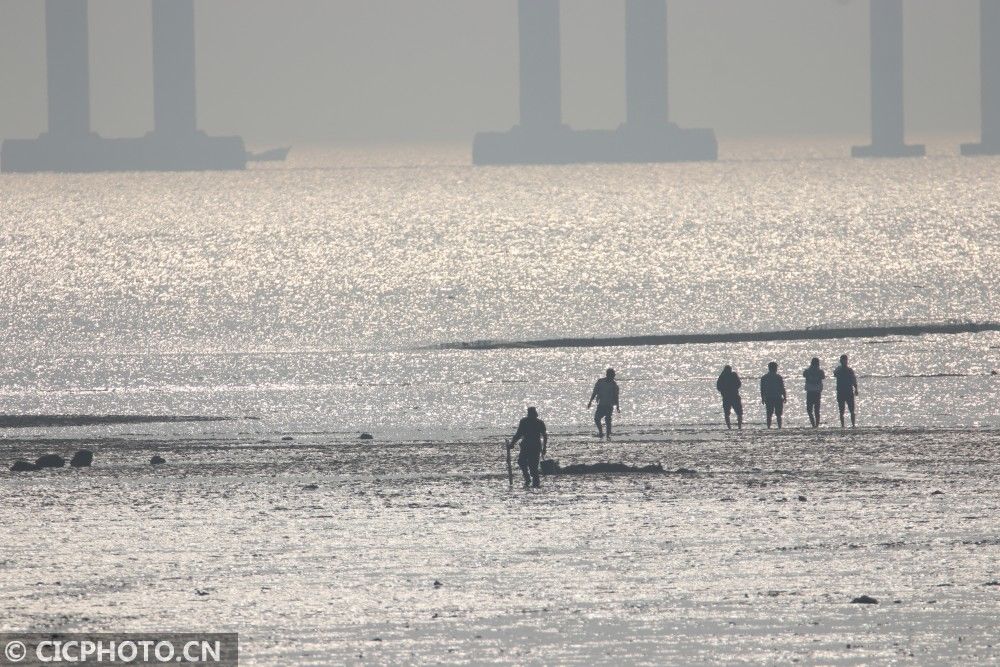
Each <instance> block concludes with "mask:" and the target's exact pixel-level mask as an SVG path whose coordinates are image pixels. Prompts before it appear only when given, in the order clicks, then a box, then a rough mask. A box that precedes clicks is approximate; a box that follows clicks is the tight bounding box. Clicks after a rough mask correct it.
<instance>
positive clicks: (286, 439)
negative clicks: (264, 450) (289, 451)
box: [282, 435, 295, 442]
mask: <svg viewBox="0 0 1000 667" xmlns="http://www.w3.org/2000/svg"><path fill="white" fill-rule="evenodd" d="M294 439H295V438H293V437H292V436H290V435H286V436H285V437H283V438H282V440H284V441H285V442H289V441H291V440H294Z"/></svg>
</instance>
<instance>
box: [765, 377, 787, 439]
mask: <svg viewBox="0 0 1000 667" xmlns="http://www.w3.org/2000/svg"><path fill="white" fill-rule="evenodd" d="M786 400H788V397H787V395H786V394H785V378H783V377H781V376H780V375H778V362H776V361H772V362H771V363H769V364H768V365H767V373H766V374H764V375H762V376H761V378H760V402H761V403H763V404H764V407H765V408H766V409H767V427H768V428H771V418H772V417H777V418H778V428H781V415H782V414H783V413H784V412H785V401H786Z"/></svg>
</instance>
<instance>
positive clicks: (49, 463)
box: [35, 454, 66, 468]
mask: <svg viewBox="0 0 1000 667" xmlns="http://www.w3.org/2000/svg"><path fill="white" fill-rule="evenodd" d="M35 465H36V466H38V467H39V468H62V467H63V466H65V465H66V459H64V458H63V457H61V456H59V455H58V454H45V455H43V456H39V457H38V458H37V459H36V460H35Z"/></svg>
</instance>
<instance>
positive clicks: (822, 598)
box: [0, 142, 1000, 664]
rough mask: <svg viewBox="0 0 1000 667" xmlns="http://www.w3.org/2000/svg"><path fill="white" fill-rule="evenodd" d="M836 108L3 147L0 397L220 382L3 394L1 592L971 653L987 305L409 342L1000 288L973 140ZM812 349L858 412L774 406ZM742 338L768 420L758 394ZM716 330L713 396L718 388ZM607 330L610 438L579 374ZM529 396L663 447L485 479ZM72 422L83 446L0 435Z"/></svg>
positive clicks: (38, 617) (986, 590)
mask: <svg viewBox="0 0 1000 667" xmlns="http://www.w3.org/2000/svg"><path fill="white" fill-rule="evenodd" d="M848 143H849V142H848ZM846 145H847V143H837V144H835V145H822V144H821V145H820V146H819V149H816V148H815V147H807V146H805V145H787V146H784V147H782V148H781V149H780V150H775V149H773V148H772V149H771V153H770V154H769V156H768V159H757V160H754V159H750V158H751V157H753V156H754V155H755V154H756V151H757V149H758V148H759V147H755V146H752V145H743V146H734V147H730V148H728V149H727V155H729V156H731V158H732V159H728V160H726V161H722V162H719V163H717V164H707V165H674V166H671V165H663V166H648V165H644V166H575V167H551V168H550V167H533V168H479V169H474V168H472V167H470V166H467V164H466V163H467V162H468V155H467V154H466V152H464V149H462V150H458V149H455V150H453V149H450V148H443V149H442V148H435V149H433V150H425V149H420V150H417V149H381V150H378V151H374V152H365V153H363V152H360V151H340V152H337V151H330V150H326V149H323V150H321V149H303V150H300V151H298V152H297V153H293V154H292V155H293V159H292V161H291V162H290V163H289V164H287V165H282V166H279V167H278V168H267V169H254V170H251V171H248V172H246V173H239V174H221V175H219V174H211V175H203V174H148V175H133V174H114V175H89V176H53V175H38V176H30V177H27V176H6V175H5V176H0V260H2V263H0V266H2V267H3V271H2V272H0V300H2V303H3V304H4V307H3V308H2V309H0V354H2V359H3V363H2V364H0V414H23V413H54V414H108V413H115V414H175V415H176V414H194V415H214V416H225V417H232V418H234V419H233V420H232V421H227V422H212V423H204V422H199V423H194V424H176V423H173V424H160V425H157V424H144V425H132V426H98V427H78V428H60V429H56V428H49V429H5V430H4V431H3V432H0V438H2V440H0V464H2V466H0V523H2V525H4V526H7V527H8V528H9V531H10V532H9V537H8V539H7V540H6V544H5V546H4V547H3V550H2V551H0V589H2V590H4V591H5V593H7V597H8V604H7V608H6V609H7V613H6V616H5V617H4V618H3V619H2V620H0V629H9V630H10V629H26V628H27V629H46V630H48V629H53V630H60V629H61V630H77V629H80V630H82V629H87V630H114V629H142V630H148V629H198V628H200V627H201V626H202V624H207V625H209V626H211V628H212V629H215V630H223V629H230V630H238V631H240V632H242V633H243V637H244V657H245V660H246V662H247V663H249V664H283V663H297V662H306V661H311V662H312V663H314V664H329V663H331V662H342V661H347V660H352V659H354V660H364V661H372V662H385V663H398V662H400V661H413V660H424V661H427V660H441V661H446V662H451V661H472V662H482V661H486V660H495V659H499V660H508V661H511V662H530V661H533V660H535V661H543V662H561V661H562V662H581V663H586V662H594V661H597V662H601V661H605V662H614V661H621V660H631V661H647V662H651V663H664V662H672V663H678V664H691V663H713V662H714V663H719V664H728V663H732V662H736V661H742V660H749V661H751V662H758V663H761V664H773V663H775V662H787V661H790V660H792V659H799V660H803V661H806V662H825V663H829V664H858V663H866V662H868V663H870V662H886V661H891V660H895V659H899V658H906V657H908V656H909V654H911V653H912V654H914V656H916V657H918V658H922V659H923V660H924V661H925V662H977V661H982V662H988V661H990V660H993V659H996V657H997V653H996V649H995V648H994V647H995V646H997V645H998V644H997V641H998V640H997V638H996V637H995V619H996V614H997V613H998V612H1000V599H998V597H997V591H998V590H1000V587H996V586H984V584H987V583H990V582H991V581H994V580H996V579H998V578H1000V572H997V571H996V563H997V562H998V557H1000V553H998V545H1000V533H998V531H997V523H996V520H995V518H994V517H995V516H996V512H997V510H998V509H1000V491H998V489H1000V485H998V483H997V482H998V481H1000V479H998V472H997V467H996V461H997V457H998V456H1000V407H998V398H1000V392H998V389H1000V377H998V376H994V375H991V371H993V370H994V369H1000V334H995V333H993V334H978V335H959V336H925V337H919V338H889V339H884V340H877V341H860V340H843V341H824V342H819V343H817V342H803V341H789V342H776V343H767V344H741V345H692V346H678V347H650V348H616V349H584V350H578V349H553V350H508V351H493V352H481V351H480V352H477V351H444V350H437V349H433V346H434V345H437V344H440V343H445V342H451V341H460V340H475V339H511V340H521V339H533V338H543V337H564V336H589V335H595V336H596V335H618V334H640V333H668V332H703V331H746V330H761V329H780V328H801V327H806V326H824V325H854V324H869V323H886V322H912V321H921V322H922V321H935V322H936V321H946V320H956V319H957V320H971V321H987V320H997V319H1000V308H998V306H1000V301H998V296H997V291H998V287H1000V188H997V183H998V179H1000V160H994V159H975V160H972V159H960V158H957V157H953V156H950V155H947V154H945V153H944V152H943V149H942V150H939V151H938V153H939V154H938V155H936V156H934V157H931V158H928V159H923V160H899V161H888V162H884V161H870V162H869V161H854V160H848V159H841V158H839V157H838V156H839V155H841V154H842V153H843V152H844V151H845V149H844V146H846ZM843 352H848V353H850V354H851V356H852V365H854V367H855V368H856V369H857V371H858V374H859V377H860V384H861V391H862V396H861V400H860V418H861V424H862V425H863V426H864V427H865V428H863V429H860V430H859V431H858V432H856V433H851V434H841V433H840V432H839V429H824V430H821V432H820V433H819V434H815V433H813V432H811V431H809V430H807V429H801V428H794V427H801V426H802V425H803V424H805V423H807V420H806V417H805V414H804V411H805V407H804V396H803V393H804V392H803V390H802V386H801V378H800V372H801V369H802V368H803V367H805V366H806V365H807V363H808V360H809V358H811V357H812V356H814V355H816V356H820V357H822V358H823V360H824V364H825V365H826V366H827V370H828V372H829V371H830V370H832V367H833V365H834V363H835V360H836V358H837V357H838V356H839V355H840V354H841V353H843ZM771 359H777V360H779V361H780V362H781V363H782V366H783V371H784V372H785V373H786V376H788V377H789V389H790V395H791V401H790V403H789V406H788V409H787V412H786V414H787V415H788V422H789V425H790V426H792V427H793V428H792V429H790V430H788V431H786V432H785V433H782V434H781V435H778V434H773V433H771V434H768V433H765V432H763V431H762V430H761V429H760V425H759V422H760V420H761V415H760V409H759V406H757V405H756V403H755V401H754V400H753V399H754V383H755V381H756V377H757V376H759V375H760V374H761V373H762V372H763V371H764V367H765V365H766V362H767V361H769V360H771ZM725 363H732V364H733V365H734V366H735V367H736V368H737V370H738V371H740V372H741V374H742V375H743V377H744V383H745V385H746V390H745V392H744V398H745V400H746V403H747V405H748V414H747V419H748V422H750V423H751V424H752V425H753V429H752V430H750V431H749V432H747V433H745V434H743V435H738V436H737V435H730V434H727V433H725V432H721V431H720V430H719V427H718V422H719V421H720V415H719V408H718V405H717V402H718V401H717V396H716V394H715V390H714V379H715V376H716V375H717V373H718V371H719V369H720V367H721V366H722V365H723V364H725ZM608 365H614V366H615V367H616V368H617V369H618V371H619V376H620V379H621V386H622V392H623V403H622V412H623V414H622V418H621V422H620V423H621V426H620V439H619V440H618V441H617V442H616V443H614V445H613V446H606V445H599V444H598V443H597V442H596V441H595V440H594V439H593V438H592V436H591V435H590V429H591V428H592V426H591V422H590V417H589V414H588V413H587V411H586V410H585V406H586V401H587V398H588V397H589V391H590V387H591V386H592V383H593V381H594V379H596V377H597V376H598V375H599V374H600V373H601V372H602V370H603V369H604V368H605V367H606V366H608ZM829 398H832V397H830V396H828V399H829ZM831 402H832V401H829V400H828V401H827V403H826V405H825V417H826V419H827V420H829V419H830V418H831V417H834V415H833V406H832V405H831ZM527 404H537V405H538V406H539V407H540V409H541V412H542V416H543V418H544V419H546V421H547V422H548V424H549V426H550V429H551V431H552V432H553V433H554V438H553V442H552V445H551V449H552V453H553V455H554V456H556V457H557V458H560V459H561V460H563V461H564V462H577V461H597V460H610V459H614V460H624V461H629V462H633V463H649V462H654V461H660V462H662V463H663V464H664V465H665V466H666V467H667V468H668V469H671V470H673V469H676V468H678V467H682V466H683V467H687V468H692V469H695V470H697V471H698V474H697V475H696V476H694V477H681V476H676V475H667V476H663V477H652V478H651V477H643V478H616V477H606V478H588V479H583V478H582V479H569V480H567V479H560V480H550V481H549V482H548V483H547V485H546V488H544V489H543V490H542V492H541V493H527V494H522V493H520V492H519V491H518V492H514V493H511V492H510V491H509V490H508V488H507V483H506V479H505V475H506V471H505V469H504V463H503V459H502V457H501V452H500V449H499V444H498V443H499V442H500V437H501V435H502V434H506V433H508V431H509V430H511V429H512V428H513V425H514V424H515V423H516V419H517V417H518V416H519V415H520V414H521V413H522V411H523V409H524V406H525V405H527ZM248 417H249V418H248ZM827 425H828V426H830V425H832V422H831V421H828V422H827ZM361 431H367V432H371V433H373V434H375V436H376V440H375V441H374V443H359V441H358V440H357V435H358V433H359V432H361ZM289 437H290V438H293V440H283V439H282V438H289ZM81 446H88V447H90V448H93V449H96V450H97V460H96V462H95V467H94V468H92V469H90V470H85V471H73V470H59V471H49V472H44V473H39V474H36V475H27V476H25V475H22V476H15V475H12V474H10V473H8V472H7V471H6V470H7V467H8V465H9V463H10V462H11V461H12V460H13V459H14V458H17V457H26V458H33V457H34V456H37V455H38V454H40V453H42V452H46V451H58V452H61V453H64V454H68V453H71V452H72V451H73V450H74V449H75V448H78V447H81ZM153 452H158V453H162V454H164V455H165V456H166V458H167V459H168V461H169V463H168V465H167V466H166V467H165V468H161V469H158V470H153V469H151V468H150V467H149V466H148V465H146V462H147V461H148V460H149V457H150V455H151V454H152V453H153ZM308 484H317V485H318V488H317V489H315V490H311V489H307V488H305V487H306V485H308ZM934 491H943V492H944V493H943V495H942V494H936V495H931V494H932V492H934ZM799 495H802V496H803V497H805V498H806V500H805V501H799V500H797V498H798V496H799ZM435 579H439V580H441V581H443V583H444V586H443V587H440V588H439V589H435V588H434V587H433V585H432V584H433V581H434V580H435ZM195 589H198V590H201V591H203V592H206V591H207V592H208V595H207V596H203V595H198V594H196V593H195ZM863 593H867V594H871V595H875V596H876V597H878V598H879V599H880V600H882V601H883V604H881V605H879V606H878V607H875V608H865V609H861V608H859V607H858V606H857V605H850V603H849V600H850V598H851V597H853V596H855V595H860V594H863ZM895 600H899V601H900V602H899V603H898V604H893V602H894V601H895ZM959 637H961V639H959ZM376 639H377V640H376ZM848 644H851V645H852V648H848V646H847V645H848Z"/></svg>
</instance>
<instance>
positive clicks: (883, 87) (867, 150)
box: [851, 0, 925, 157]
mask: <svg viewBox="0 0 1000 667" xmlns="http://www.w3.org/2000/svg"><path fill="white" fill-rule="evenodd" d="M869 3H870V5H871V7H870V14H871V25H870V27H869V31H870V33H871V117H872V130H871V131H872V143H871V145H869V146H855V147H854V148H853V149H852V150H851V154H852V155H853V156H854V157H918V156H921V155H924V154H925V150H924V147H923V146H921V145H908V144H907V143H906V141H905V139H904V134H905V122H904V118H905V112H904V103H903V0H869Z"/></svg>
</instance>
